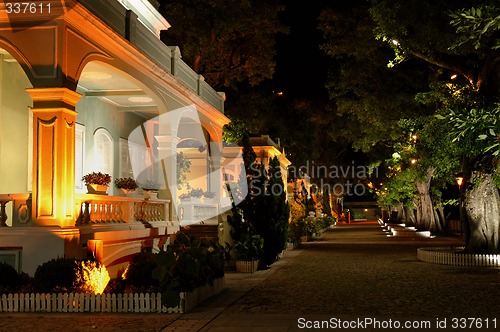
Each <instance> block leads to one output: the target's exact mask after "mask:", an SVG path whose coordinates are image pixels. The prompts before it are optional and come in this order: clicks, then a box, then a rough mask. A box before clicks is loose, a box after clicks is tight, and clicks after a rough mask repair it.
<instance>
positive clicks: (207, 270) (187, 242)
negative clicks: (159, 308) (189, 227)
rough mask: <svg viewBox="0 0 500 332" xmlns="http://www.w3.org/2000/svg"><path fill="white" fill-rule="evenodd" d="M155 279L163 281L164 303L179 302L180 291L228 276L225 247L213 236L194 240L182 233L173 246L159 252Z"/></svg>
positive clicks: (186, 290) (174, 303) (187, 290)
mask: <svg viewBox="0 0 500 332" xmlns="http://www.w3.org/2000/svg"><path fill="white" fill-rule="evenodd" d="M155 261H156V264H157V266H156V267H155V269H154V270H153V274H152V275H153V278H155V279H157V280H158V281H159V284H160V290H161V293H162V303H163V305H165V306H167V307H176V306H177V305H179V301H180V295H179V293H180V292H190V291H193V290H194V289H195V288H196V287H200V286H203V285H206V284H213V281H214V280H215V279H217V278H221V277H222V276H223V275H224V249H223V248H222V246H220V245H219V244H218V243H217V242H215V241H213V240H211V239H201V240H194V239H192V238H190V237H189V236H187V235H186V234H184V233H182V232H180V233H177V234H176V239H175V242H174V244H173V245H170V246H168V247H167V250H166V251H161V252H159V253H158V254H156V257H155Z"/></svg>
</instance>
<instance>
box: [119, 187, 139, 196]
mask: <svg viewBox="0 0 500 332" xmlns="http://www.w3.org/2000/svg"><path fill="white" fill-rule="evenodd" d="M118 196H126V197H133V196H135V189H126V188H118Z"/></svg>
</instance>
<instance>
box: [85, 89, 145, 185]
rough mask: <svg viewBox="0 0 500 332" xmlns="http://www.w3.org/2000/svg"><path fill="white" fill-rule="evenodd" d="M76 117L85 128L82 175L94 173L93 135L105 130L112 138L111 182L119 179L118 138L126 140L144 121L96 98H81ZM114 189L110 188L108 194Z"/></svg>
mask: <svg viewBox="0 0 500 332" xmlns="http://www.w3.org/2000/svg"><path fill="white" fill-rule="evenodd" d="M76 111H77V112H78V115H77V117H76V121H77V123H79V124H82V125H84V126H85V157H84V159H85V162H84V174H87V173H89V172H93V171H95V167H94V133H95V131H96V130H97V129H99V128H105V129H106V130H107V131H108V132H109V134H110V135H111V136H112V138H113V153H114V160H113V174H111V176H112V177H113V180H114V179H115V178H116V177H119V167H120V164H119V162H120V160H119V148H120V145H119V144H120V143H119V142H120V138H124V139H128V136H129V134H130V133H131V132H132V130H134V129H135V128H137V127H138V126H140V125H141V124H143V123H144V122H145V121H146V119H145V118H143V117H141V116H138V115H136V114H133V113H129V112H120V111H119V110H118V109H117V107H116V106H114V105H112V104H110V103H107V102H104V101H103V100H102V99H99V98H96V97H82V99H80V101H79V102H78V104H77V105H76ZM114 189H115V188H114V187H113V185H111V186H110V190H109V191H108V194H112V193H113V190H114Z"/></svg>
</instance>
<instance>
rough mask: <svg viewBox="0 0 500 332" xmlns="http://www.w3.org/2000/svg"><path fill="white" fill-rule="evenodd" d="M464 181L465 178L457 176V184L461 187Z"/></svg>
mask: <svg viewBox="0 0 500 332" xmlns="http://www.w3.org/2000/svg"><path fill="white" fill-rule="evenodd" d="M463 181H464V178H463V177H461V176H457V184H458V186H459V187H460V186H461V185H462V183H463Z"/></svg>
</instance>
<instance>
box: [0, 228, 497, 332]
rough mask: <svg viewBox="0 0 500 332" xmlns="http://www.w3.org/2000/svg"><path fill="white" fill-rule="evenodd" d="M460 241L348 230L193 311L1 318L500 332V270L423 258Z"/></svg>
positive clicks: (59, 325)
mask: <svg viewBox="0 0 500 332" xmlns="http://www.w3.org/2000/svg"><path fill="white" fill-rule="evenodd" d="M460 244H462V242H461V241H460V239H459V238H457V237H451V236H450V237H437V238H434V239H411V238H388V237H387V236H385V234H384V233H383V232H382V230H381V228H380V226H378V225H377V224H375V223H363V224H349V225H346V224H342V225H338V226H337V227H335V228H333V229H330V230H328V231H327V232H325V233H324V234H323V235H322V237H321V238H320V239H318V240H317V241H313V242H307V243H304V244H303V245H302V246H301V247H300V248H299V249H296V250H293V251H289V252H287V253H286V254H285V257H284V258H283V259H281V260H280V261H278V262H276V263H274V264H273V265H272V267H271V268H270V269H268V270H265V271H257V272H256V273H254V274H238V273H228V274H227V275H226V286H227V287H226V290H224V291H223V292H222V293H221V294H219V295H217V296H215V297H213V298H211V299H209V300H207V301H205V302H204V303H203V304H201V305H199V306H198V307H197V308H195V309H194V310H192V311H191V312H189V313H187V314H183V315H172V314H166V315H157V314H147V315H142V314H137V315H136V314H111V315H110V314H86V313H82V314H41V313H36V314H0V331H67V332H69V331H92V330H96V331H165V332H166V331H183V332H188V331H208V332H218V331H220V332H223V331H238V332H244V331H304V330H312V329H306V328H305V327H309V326H310V327H314V326H315V324H319V325H316V326H323V327H324V328H325V329H326V328H329V329H332V330H333V329H337V328H340V327H343V328H344V329H346V327H350V329H349V330H358V331H373V330H378V331H383V330H388V328H390V327H398V326H399V324H400V325H401V327H404V326H405V325H404V324H410V326H413V327H417V325H419V326H420V328H415V329H413V330H415V331H420V330H425V331H433V330H436V331H445V330H449V331H457V330H462V331H464V330H471V329H469V327H470V325H471V324H472V326H479V324H481V327H482V329H481V330H482V331H484V330H487V331H488V330H489V331H495V330H498V329H500V296H499V295H500V269H496V268H476V269H472V268H462V267H454V266H442V265H434V264H428V263H423V262H420V261H418V260H417V258H416V249H417V248H419V247H424V246H453V245H460ZM455 318H458V319H460V318H475V320H471V319H469V320H467V321H464V320H456V319H455ZM479 319H480V320H479ZM495 319H496V320H495ZM321 324H326V325H321ZM445 324H446V327H447V329H442V328H440V329H438V327H444V326H445ZM464 324H465V325H464ZM464 326H467V327H468V328H466V329H465V328H464V329H461V327H464ZM354 327H356V329H354ZM424 327H429V328H427V329H425V328H424ZM486 327H488V329H487V328H486ZM494 327H496V328H494ZM325 329H324V330H325Z"/></svg>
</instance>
